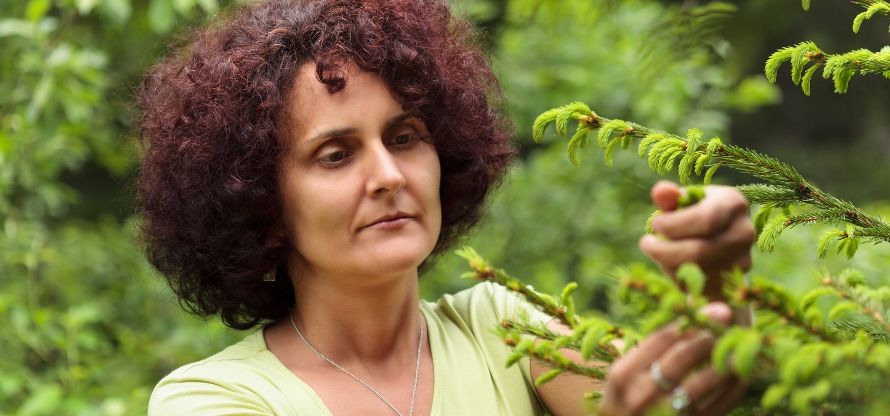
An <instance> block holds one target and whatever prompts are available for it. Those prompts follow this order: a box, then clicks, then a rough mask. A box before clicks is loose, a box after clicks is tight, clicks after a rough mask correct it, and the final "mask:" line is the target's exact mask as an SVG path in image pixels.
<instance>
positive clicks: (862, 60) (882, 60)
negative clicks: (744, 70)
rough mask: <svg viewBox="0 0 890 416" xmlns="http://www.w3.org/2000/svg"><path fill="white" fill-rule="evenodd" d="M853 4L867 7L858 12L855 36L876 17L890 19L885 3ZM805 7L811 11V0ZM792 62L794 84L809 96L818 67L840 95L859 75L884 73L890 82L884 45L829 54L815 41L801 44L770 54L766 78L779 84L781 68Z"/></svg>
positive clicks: (889, 55) (865, 0)
mask: <svg viewBox="0 0 890 416" xmlns="http://www.w3.org/2000/svg"><path fill="white" fill-rule="evenodd" d="M853 3H856V4H859V5H861V6H862V7H864V8H865V11H864V12H862V13H859V14H858V15H856V17H855V18H854V19H853V32H854V33H859V29H860V28H861V27H862V23H863V22H865V21H866V20H869V19H871V18H872V17H874V16H875V15H876V14H884V15H887V16H890V2H887V1H885V0H855V1H853ZM803 8H804V9H805V10H809V8H810V2H809V0H804V1H803ZM888 30H890V28H888ZM789 61H790V62H791V81H792V82H793V83H794V85H800V87H801V89H802V90H803V92H804V94H806V95H810V86H811V83H812V80H813V76H814V75H815V74H816V71H818V70H819V68H822V78H825V79H829V78H831V80H832V81H833V82H834V92H836V93H838V94H843V93H846V92H847V88H848V87H849V85H850V79H851V78H853V75H855V74H856V73H857V72H858V73H859V74H860V75H869V74H881V75H883V76H884V77H886V78H887V79H890V45H888V46H884V47H883V48H881V50H879V51H878V52H872V51H870V50H868V49H856V50H854V51H850V52H846V53H839V54H830V53H826V52H823V51H822V50H821V49H819V47H818V46H816V44H815V43H813V42H810V41H806V42H800V43H798V44H797V45H794V46H787V47H784V48H782V49H779V50H778V51H776V52H774V53H773V54H772V55H770V57H769V59H767V61H766V65H765V66H764V72H765V73H766V77H767V79H769V81H770V82H776V78H777V77H778V72H779V67H780V66H782V64H783V63H785V62H789Z"/></svg>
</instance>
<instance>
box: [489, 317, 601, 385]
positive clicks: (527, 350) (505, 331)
mask: <svg viewBox="0 0 890 416" xmlns="http://www.w3.org/2000/svg"><path fill="white" fill-rule="evenodd" d="M520 325H522V324H516V323H514V322H513V321H505V322H504V323H502V324H501V331H500V335H501V337H502V338H503V340H504V343H505V344H507V345H508V346H510V347H512V348H513V352H512V353H511V354H510V356H509V357H507V363H506V364H507V366H511V365H513V364H516V363H517V362H519V360H520V359H521V358H523V357H531V358H534V359H536V360H538V361H540V362H541V363H544V364H546V365H548V366H549V367H551V370H549V371H547V372H545V373H544V374H542V375H541V376H539V377H538V378H537V379H536V380H535V385H541V384H544V383H546V382H548V381H550V380H552V379H554V378H555V377H556V376H558V375H560V374H562V373H564V372H571V373H575V374H578V375H582V376H585V377H589V378H594V379H597V380H605V378H606V374H607V373H606V371H605V370H604V368H606V367H607V366H608V364H606V363H594V364H592V365H582V364H578V363H576V362H574V361H572V360H570V359H569V358H568V357H566V356H565V355H564V354H563V353H562V352H560V349H562V348H569V347H571V345H567V343H565V342H560V341H561V340H564V339H567V338H568V337H560V336H557V335H556V334H555V333H552V331H549V330H547V329H545V328H541V327H537V328H535V327H531V326H526V327H525V330H527V331H530V332H531V333H532V334H533V335H536V336H538V335H544V337H542V338H539V339H537V340H536V339H533V338H523V337H522V335H523V334H524V332H522V329H520V328H521V326H520Z"/></svg>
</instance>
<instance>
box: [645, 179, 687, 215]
mask: <svg viewBox="0 0 890 416" xmlns="http://www.w3.org/2000/svg"><path fill="white" fill-rule="evenodd" d="M680 193H681V190H680V187H679V186H677V184H675V183H673V182H670V181H658V183H656V184H655V186H653V187H652V192H651V196H652V202H653V203H654V204H655V207H656V208H658V209H660V210H661V211H664V212H668V211H673V210H675V209H677V201H678V200H679V199H680Z"/></svg>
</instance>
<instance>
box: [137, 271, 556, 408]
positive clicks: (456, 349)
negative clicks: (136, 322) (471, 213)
mask: <svg viewBox="0 0 890 416" xmlns="http://www.w3.org/2000/svg"><path fill="white" fill-rule="evenodd" d="M420 309H421V311H422V313H423V315H424V317H425V318H426V323H427V326H428V328H429V340H430V348H431V352H432V356H433V366H434V373H435V385H434V392H433V403H432V412H431V415H433V416H446V415H448V416H451V415H517V416H518V415H543V414H545V411H544V407H543V405H542V404H541V401H540V399H539V398H538V396H537V393H536V391H535V388H534V384H533V383H532V380H531V376H530V374H529V363H528V361H527V360H523V361H520V362H519V363H518V364H517V365H514V366H512V367H510V368H507V367H506V366H505V362H506V359H507V356H508V355H509V354H510V349H509V348H508V347H507V346H506V345H504V343H503V342H502V341H501V340H500V339H499V338H498V337H497V336H496V335H495V334H494V332H493V330H494V328H495V326H496V325H497V324H498V323H499V322H500V321H501V320H502V319H504V318H512V317H517V316H518V315H519V314H520V313H521V312H520V311H523V310H524V311H526V312H525V313H528V316H530V317H531V319H532V320H535V321H540V320H546V319H549V318H547V316H546V315H544V314H543V313H541V312H539V311H537V310H535V309H534V308H533V307H531V306H530V305H528V304H527V303H525V302H524V301H522V300H521V299H520V298H519V297H518V296H517V295H516V294H515V293H512V292H510V291H508V290H506V289H504V288H503V287H500V286H498V285H495V284H491V283H479V284H477V285H475V286H474V287H472V288H470V289H467V290H464V291H461V292H459V293H457V294H455V295H445V296H443V297H442V298H441V299H439V301H438V302H436V303H431V302H426V301H423V302H421V305H420ZM148 414H149V415H150V416H169V415H313V416H314V415H330V414H331V413H330V411H328V409H327V407H325V405H324V403H323V402H322V400H321V398H319V397H318V395H317V394H315V392H314V391H313V390H312V388H311V387H309V385H307V384H306V383H304V382H303V381H301V380H300V379H299V378H298V377H297V376H295V375H294V374H293V373H291V372H290V370H288V369H287V368H286V367H285V366H284V364H282V363H281V362H280V361H279V360H278V359H277V358H276V357H275V355H273V354H272V353H271V352H270V351H269V350H268V349H267V348H266V343H265V341H264V339H263V331H262V329H261V330H258V331H256V332H254V333H253V334H251V335H249V336H247V337H246V338H245V339H244V340H242V341H240V342H238V343H236V344H234V345H232V346H230V347H228V348H226V349H225V350H223V351H221V352H219V353H217V354H215V355H213V356H211V357H209V358H206V359H204V360H201V361H198V362H195V363H192V364H188V365H185V366H183V367H180V368H179V369H177V370H175V371H173V372H172V373H171V374H170V375H168V376H167V377H164V379H163V380H161V381H160V383H158V385H157V386H156V387H155V389H154V392H153V393H152V395H151V400H150V401H149V408H148Z"/></svg>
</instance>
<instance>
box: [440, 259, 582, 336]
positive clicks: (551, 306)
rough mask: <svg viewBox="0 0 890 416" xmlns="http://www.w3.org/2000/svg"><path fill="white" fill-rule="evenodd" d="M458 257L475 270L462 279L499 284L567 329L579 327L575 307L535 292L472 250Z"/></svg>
mask: <svg viewBox="0 0 890 416" xmlns="http://www.w3.org/2000/svg"><path fill="white" fill-rule="evenodd" d="M457 255H459V256H461V257H463V258H464V259H466V260H467V261H468V262H469V264H470V268H471V269H473V271H472V272H470V273H465V274H464V275H463V276H462V277H468V278H473V279H477V280H481V281H489V282H493V283H497V284H499V285H501V286H504V287H506V288H507V289H510V290H512V291H514V292H516V293H519V294H520V295H522V296H523V297H524V298H525V299H526V300H528V301H529V303H531V304H533V305H535V306H536V307H538V308H539V309H540V310H541V311H542V312H544V313H546V314H548V315H550V316H552V317H554V318H557V319H559V320H560V321H561V322H562V323H563V324H565V325H566V326H567V327H569V328H571V329H574V328H575V327H576V326H577V323H578V321H577V319H578V318H577V317H576V316H575V311H574V305H572V304H569V305H565V304H560V303H559V302H557V300H556V299H554V298H553V297H552V296H550V295H547V294H545V293H539V292H537V291H535V290H534V288H532V287H531V286H529V285H526V284H524V283H522V282H521V281H519V280H518V279H515V278H513V277H511V276H510V275H508V274H507V272H505V271H503V270H500V269H494V268H492V267H491V266H490V265H488V263H487V262H486V261H485V260H484V259H483V258H482V256H480V255H479V254H478V253H476V251H475V250H473V249H472V248H469V247H464V248H462V249H460V250H457ZM569 294H570V293H569ZM564 297H566V296H564Z"/></svg>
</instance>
